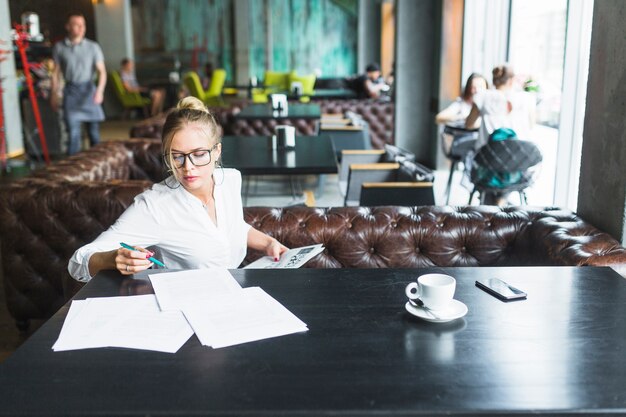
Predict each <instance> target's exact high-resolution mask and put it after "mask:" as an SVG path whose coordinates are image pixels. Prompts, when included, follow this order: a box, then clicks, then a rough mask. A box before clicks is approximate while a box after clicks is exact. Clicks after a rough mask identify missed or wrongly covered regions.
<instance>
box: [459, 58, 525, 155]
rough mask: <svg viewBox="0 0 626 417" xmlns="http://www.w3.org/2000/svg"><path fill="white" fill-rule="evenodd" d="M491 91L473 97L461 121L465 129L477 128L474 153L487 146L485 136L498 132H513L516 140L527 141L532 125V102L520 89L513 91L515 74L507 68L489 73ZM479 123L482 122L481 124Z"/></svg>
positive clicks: (497, 68)
mask: <svg viewBox="0 0 626 417" xmlns="http://www.w3.org/2000/svg"><path fill="white" fill-rule="evenodd" d="M493 86H494V87H495V89H492V90H483V91H480V92H478V93H477V94H475V95H474V97H473V100H474V102H473V104H472V109H471V110H470V114H469V115H468V116H467V119H466V120H465V126H466V127H467V128H473V129H476V128H479V125H480V128H479V131H478V141H477V142H476V149H478V148H480V147H481V146H483V145H484V144H486V143H487V141H488V139H489V135H491V134H492V133H493V131H494V130H496V129H499V128H508V129H513V131H515V132H516V133H517V137H519V138H520V139H525V140H528V139H530V131H531V129H532V128H533V126H534V124H535V99H534V97H533V96H532V95H531V94H530V93H527V92H525V91H523V90H522V89H521V88H515V73H514V71H513V68H512V67H511V66H509V65H500V66H498V67H495V68H494V69H493ZM479 119H482V123H481V122H480V120H479Z"/></svg>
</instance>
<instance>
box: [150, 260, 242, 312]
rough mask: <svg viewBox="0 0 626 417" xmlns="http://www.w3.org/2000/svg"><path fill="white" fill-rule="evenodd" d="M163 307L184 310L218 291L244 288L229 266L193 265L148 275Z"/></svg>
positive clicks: (217, 293)
mask: <svg viewBox="0 0 626 417" xmlns="http://www.w3.org/2000/svg"><path fill="white" fill-rule="evenodd" d="M148 276H149V277H150V281H151V282H152V288H153V289H154V293H155V294H156V297H157V300H158V302H159V307H161V310H162V311H165V310H181V309H182V306H183V305H186V304H194V303H197V302H200V303H202V302H203V300H206V299H209V298H211V297H214V296H215V295H221V294H227V293H231V292H234V291H235V292H237V291H241V285H239V283H238V282H237V281H236V280H235V278H233V276H232V275H231V274H230V272H228V270H227V269H226V268H211V269H193V270H190V271H180V272H166V273H162V274H151V275H148Z"/></svg>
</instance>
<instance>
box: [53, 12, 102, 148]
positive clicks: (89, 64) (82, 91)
mask: <svg viewBox="0 0 626 417" xmlns="http://www.w3.org/2000/svg"><path fill="white" fill-rule="evenodd" d="M85 29H86V24H85V17H84V16H83V15H82V14H80V13H72V14H70V15H69V16H68V18H67V22H66V24H65V30H66V31H67V37H66V38H65V39H64V40H62V41H60V42H57V43H56V44H55V45H54V49H53V50H52V57H53V59H54V61H55V63H56V64H57V65H56V66H55V69H54V73H53V76H52V95H51V103H50V104H51V105H52V109H54V110H55V111H57V110H58V109H59V94H58V93H59V86H60V85H61V75H63V78H64V79H65V87H64V88H63V117H64V118H65V124H66V125H67V133H68V135H69V145H68V147H67V153H68V155H73V154H75V153H77V152H78V151H80V145H81V137H82V135H81V123H82V122H85V123H86V124H87V134H88V136H89V140H90V142H91V145H92V146H93V145H95V144H97V143H98V142H100V131H99V122H101V121H103V120H104V112H103V111H102V100H103V97H104V86H105V85H106V81H107V73H106V68H105V66H104V55H103V54H102V49H101V48H100V45H98V44H97V43H96V42H94V41H91V40H89V39H86V38H85ZM96 73H97V75H98V85H97V86H96V85H95V84H94V75H95V74H96Z"/></svg>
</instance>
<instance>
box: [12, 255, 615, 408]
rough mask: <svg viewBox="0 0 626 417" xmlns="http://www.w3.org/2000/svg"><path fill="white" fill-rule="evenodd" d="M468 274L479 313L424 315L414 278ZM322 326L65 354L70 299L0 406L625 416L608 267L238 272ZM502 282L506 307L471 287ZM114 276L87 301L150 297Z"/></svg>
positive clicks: (143, 286) (31, 347)
mask: <svg viewBox="0 0 626 417" xmlns="http://www.w3.org/2000/svg"><path fill="white" fill-rule="evenodd" d="M433 271H437V272H446V273H450V274H451V275H453V276H455V277H456V278H457V291H456V295H455V298H457V299H458V300H460V301H462V302H463V303H465V304H466V305H467V306H468V308H469V312H468V314H467V315H466V316H465V317H464V318H462V319H458V320H456V321H454V322H450V323H446V324H432V323H426V322H423V321H421V320H419V319H417V318H415V317H413V316H411V315H410V314H408V313H407V312H406V311H405V310H404V303H405V301H406V298H405V295H404V287H405V285H406V284H407V283H408V282H410V281H412V280H414V279H416V277H417V276H418V275H420V274H422V273H425V272H433ZM233 275H234V276H235V278H236V279H237V280H238V281H239V282H240V283H241V284H242V286H243V287H251V286H260V287H262V288H263V289H264V290H265V291H266V292H267V293H269V294H270V295H272V296H273V297H274V298H276V299H277V300H278V301H279V302H281V303H282V304H283V305H285V306H286V307H287V308H288V309H289V310H291V311H292V312H293V313H294V314H296V315H297V316H298V317H299V318H300V319H302V320H303V321H304V322H305V323H307V325H308V327H309V329H310V330H309V331H308V332H306V333H299V334H293V335H288V336H283V337H278V338H274V339H267V340H263V341H258V342H253V343H247V344H243V345H239V346H233V347H228V348H223V349H217V350H213V349H211V348H208V347H204V346H201V345H200V343H199V342H198V340H197V338H196V337H195V336H192V338H191V339H190V340H189V341H188V342H187V343H186V344H185V345H184V346H183V347H182V348H181V350H180V351H179V352H177V353H176V354H164V353H157V352H149V351H135V350H125V349H113V348H109V349H91V350H80V351H69V352H58V353H54V352H52V350H51V349H50V348H51V346H52V344H53V343H54V342H55V340H56V338H57V337H58V335H59V331H60V329H61V326H62V324H63V320H64V318H65V315H66V314H67V311H68V306H67V305H66V306H65V307H63V308H62V309H61V310H60V311H59V312H58V313H57V314H55V316H54V317H52V319H50V320H49V321H48V322H47V323H45V324H44V325H43V326H42V327H41V328H40V329H39V330H38V331H37V332H36V333H35V334H34V335H33V336H32V337H31V338H30V339H29V340H27V341H26V342H25V343H24V344H23V345H22V346H21V347H20V348H19V349H18V350H17V351H16V352H15V353H14V354H13V355H12V356H11V357H9V358H8V359H7V360H6V361H5V362H4V363H3V364H1V365H0V415H11V416H13V415H18V414H19V415H34V414H37V415H46V416H52V415H106V416H112V415H126V416H131V415H142V416H144V415H153V416H154V415H211V416H241V415H246V416H320V415H341V416H373V415H376V416H379V415H393V416H414V415H437V414H450V415H466V416H467V415H486V414H489V415H510V414H514V415H534V414H539V413H549V414H551V415H571V414H585V415H587V414H592V413H597V414H598V415H608V414H622V415H623V414H625V413H626V388H625V387H626V354H625V352H626V324H625V323H626V321H625V318H626V302H625V300H626V281H625V280H624V279H623V278H622V277H620V276H619V275H618V274H616V273H615V272H614V271H613V270H611V269H609V268H592V267H583V268H574V267H528V268H505V267H501V268H487V267H484V268H429V269H422V270H410V269H369V270H367V269H366V270H361V269H331V270H315V269H298V270H278V271H272V270H256V271H253V270H236V271H233ZM487 277H499V278H501V279H504V280H506V281H508V282H509V283H510V284H512V285H515V286H516V287H518V288H521V289H523V290H524V291H526V292H527V293H528V299H527V300H525V301H517V302H511V303H505V302H502V301H499V300H498V299H496V298H494V297H492V296H490V295H488V294H487V293H485V292H483V291H482V290H480V289H478V288H476V287H475V286H474V281H475V280H476V279H477V278H487ZM150 291H151V287H150V286H149V284H148V283H147V281H143V280H131V279H122V278H121V277H120V276H119V275H117V274H116V273H114V272H107V273H101V274H99V275H98V276H97V277H96V278H94V279H93V280H92V281H91V282H90V283H89V284H87V285H86V286H85V287H84V288H83V289H82V290H81V291H80V292H79V293H78V295H77V296H76V298H77V299H84V298H87V297H99V296H116V295H132V294H138V293H145V292H150Z"/></svg>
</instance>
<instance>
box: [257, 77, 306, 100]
mask: <svg viewBox="0 0 626 417" xmlns="http://www.w3.org/2000/svg"><path fill="white" fill-rule="evenodd" d="M292 75H294V76H295V75H296V72H295V71H291V72H278V71H265V74H264V75H263V77H264V78H263V88H255V89H253V90H252V102H254V103H267V101H268V96H269V95H270V94H272V93H284V92H287V91H289V85H290V82H289V77H290V76H292Z"/></svg>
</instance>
